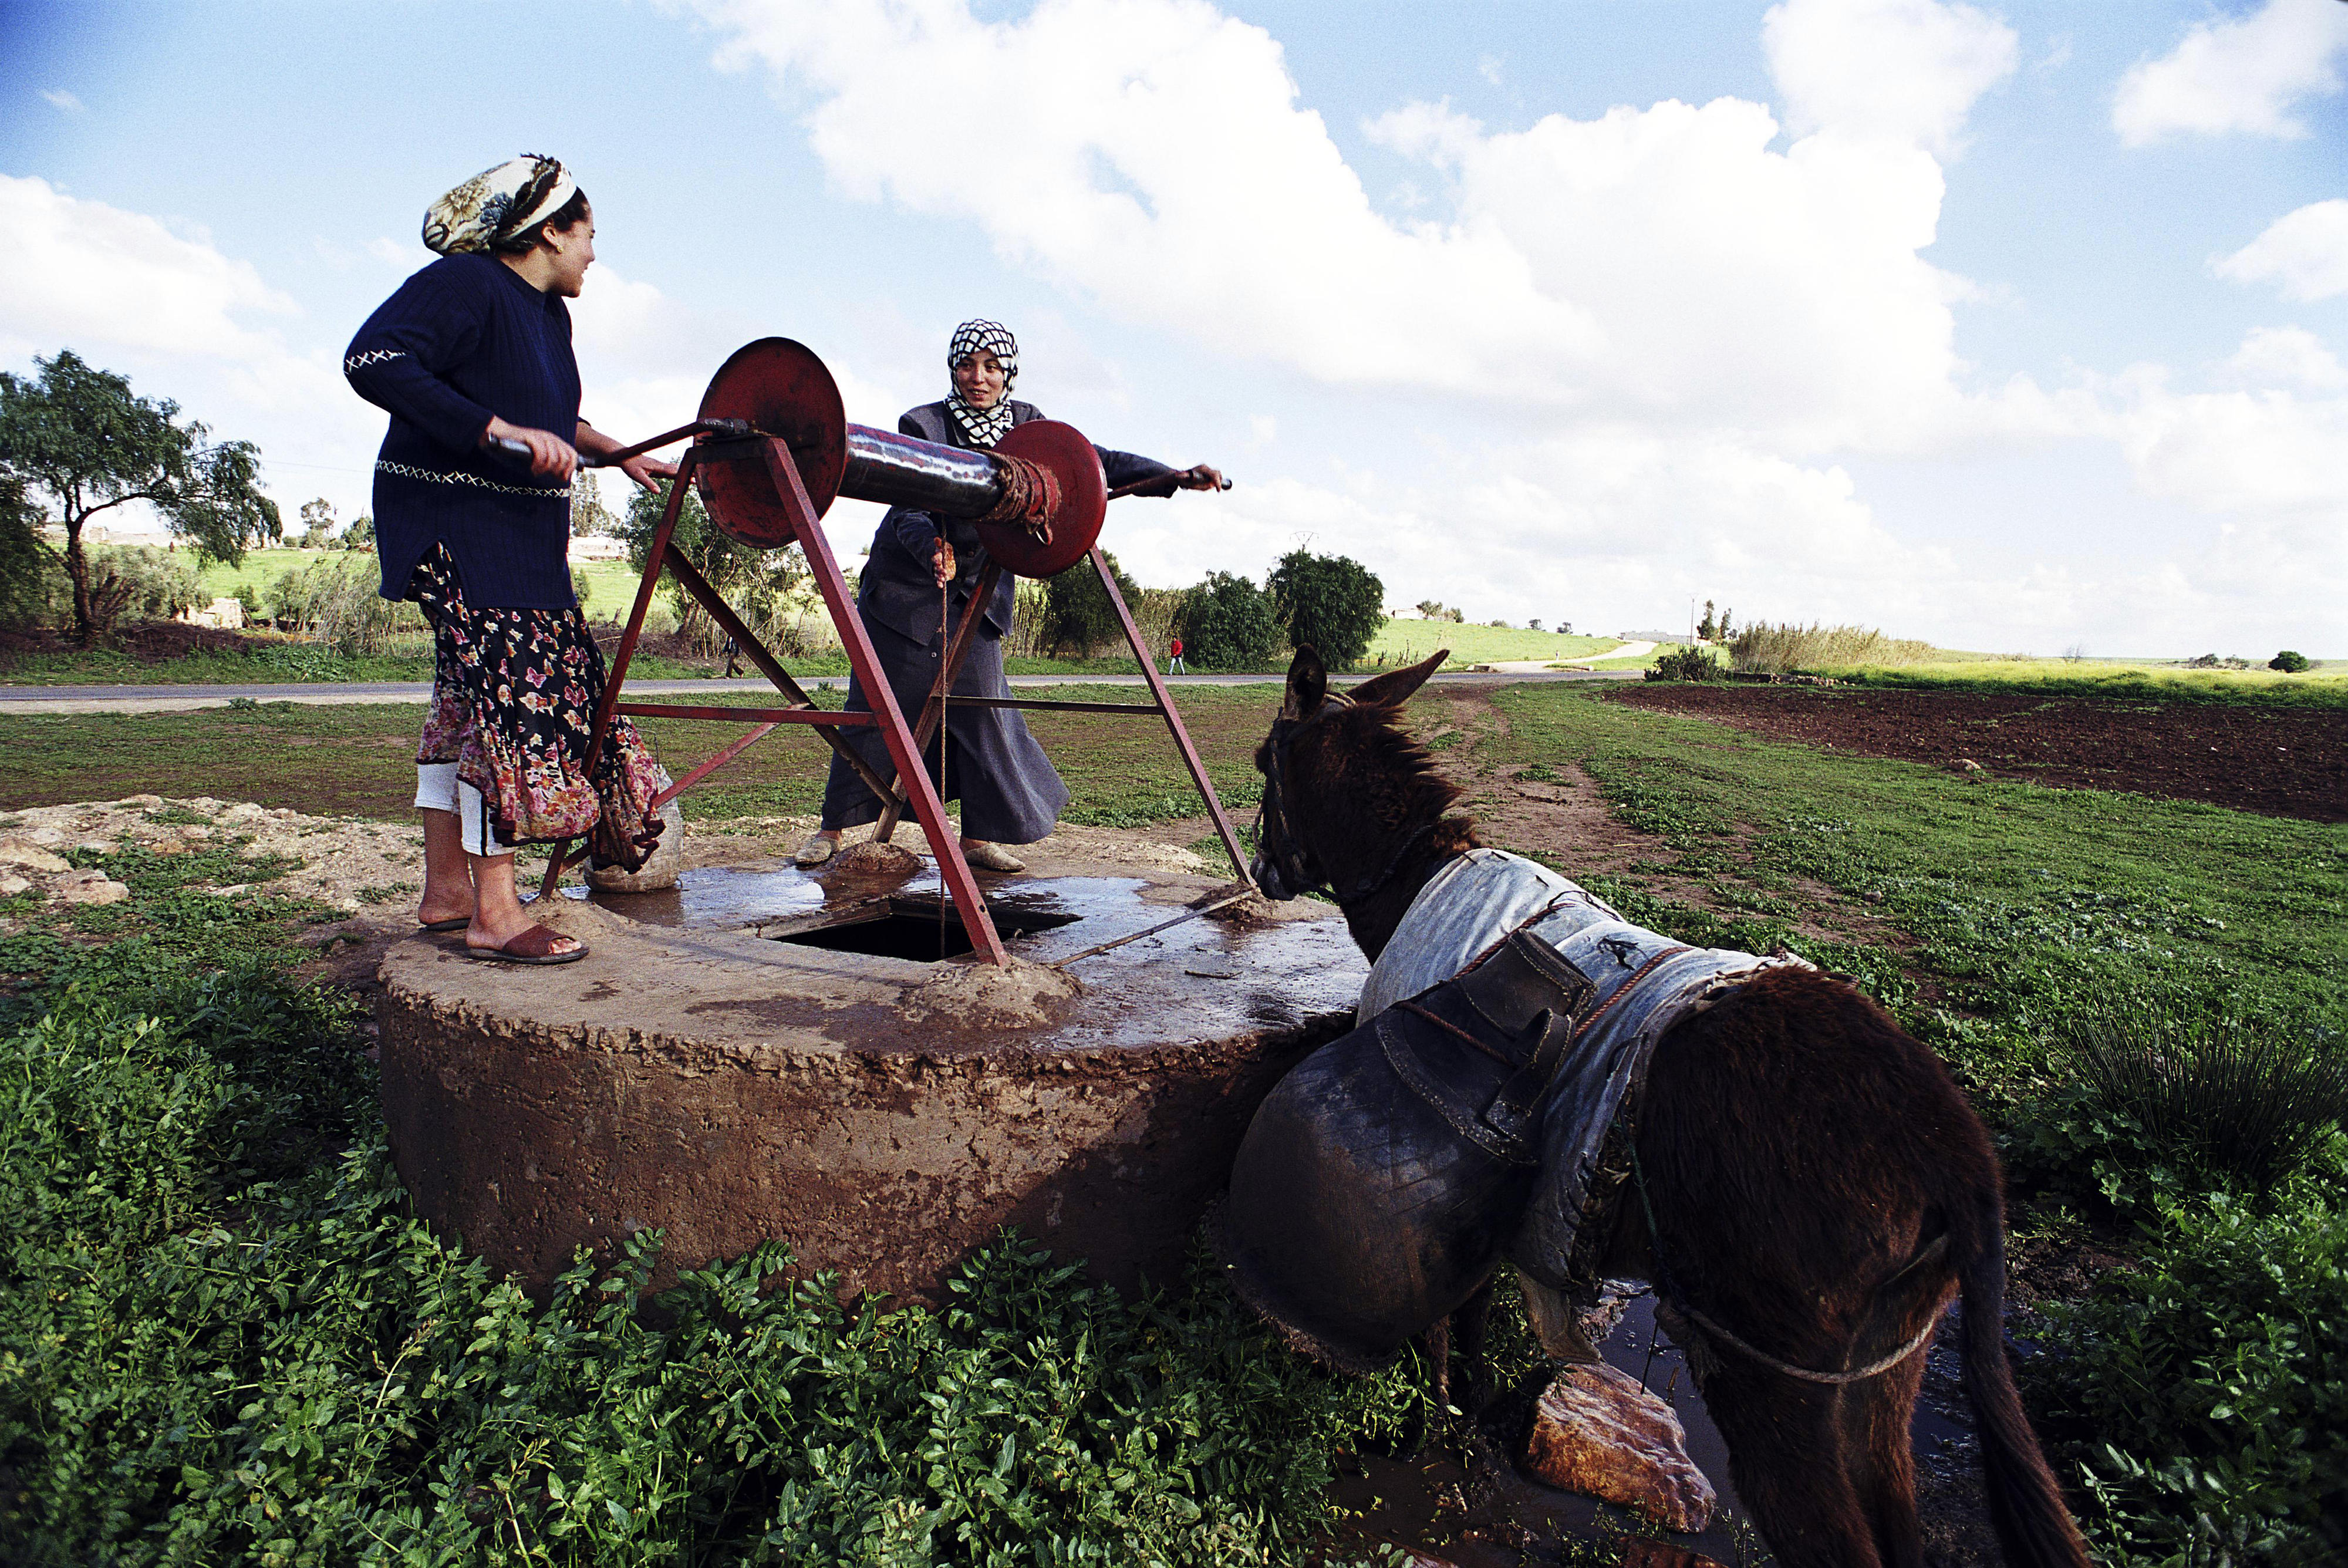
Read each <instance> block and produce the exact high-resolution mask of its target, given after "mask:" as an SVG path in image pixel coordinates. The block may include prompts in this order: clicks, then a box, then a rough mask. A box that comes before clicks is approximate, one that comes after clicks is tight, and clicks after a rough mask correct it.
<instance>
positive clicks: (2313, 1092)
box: [2070, 1005, 2348, 1192]
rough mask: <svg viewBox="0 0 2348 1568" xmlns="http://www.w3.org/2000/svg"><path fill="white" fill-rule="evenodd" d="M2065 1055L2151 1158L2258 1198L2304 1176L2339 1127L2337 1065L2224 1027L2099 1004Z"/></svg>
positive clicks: (2261, 1035) (2261, 1034) (2171, 1013)
mask: <svg viewBox="0 0 2348 1568" xmlns="http://www.w3.org/2000/svg"><path fill="white" fill-rule="evenodd" d="M2070 1056H2071V1060H2072V1062H2073V1063H2074V1064H2075V1069H2076V1071H2077V1074H2078V1077H2079V1080H2080V1082H2081V1084H2082V1085H2083V1086H2084V1087H2085V1088H2086V1090H2087V1092H2088V1095H2089V1098H2090V1099H2091V1101H2092V1102H2093V1103H2094V1105H2095V1106H2096V1108H2097V1109H2101V1110H2103V1111H2105V1112H2106V1113H2108V1114H2109V1115H2111V1116H2113V1117H2115V1118H2117V1119H2125V1120H2126V1121H2127V1122H2129V1123H2131V1124H2133V1125H2134V1126H2135V1127H2136V1128H2137V1130H2139V1132H2140V1134H2141V1136H2142V1138H2143V1140H2144V1142H2145V1145H2146V1147H2147V1149H2148V1150H2150V1151H2151V1152H2153V1153H2154V1154H2155V1155H2156V1156H2157V1157H2166V1158H2172V1159H2178V1160H2183V1161H2189V1162H2192V1163H2194V1164H2198V1165H2199V1166H2201V1167H2203V1168H2204V1169H2206V1170H2207V1171H2209V1172H2210V1173H2212V1174H2215V1175H2219V1176H2224V1177H2230V1178H2232V1179H2233V1180H2235V1181H2241V1182H2245V1183H2247V1184H2248V1185H2249V1186H2250V1187H2251V1188H2253V1189H2255V1190H2256V1191H2260V1192H2265V1191H2268V1190H2269V1189H2271V1187H2273V1185H2274V1184H2275V1183H2276V1182H2277V1181H2281V1180H2282V1179H2283V1178H2285V1177H2288V1176H2291V1175H2294V1174H2296V1173H2298V1172H2299V1171H2303V1170H2305V1169H2306V1168H2307V1165H2308V1162H2309V1161H2310V1160H2312V1158H2313V1157H2314V1155H2315V1153H2316V1151H2317V1150H2318V1149H2320V1148H2321V1147H2322V1145H2323V1144H2324V1143H2325V1142H2327V1141H2328V1140H2330V1139H2331V1137H2332V1135H2333V1132H2334V1131H2336V1130H2338V1129H2339V1127H2340V1125H2341V1120H2342V1118H2343V1117H2348V1056H2343V1055H2342V1054H2340V1053H2339V1052H2337V1051H2332V1052H2322V1051H2318V1050H2315V1049H2312V1048H2311V1047H2308V1046H2307V1045H2305V1044H2303V1043H2298V1042H2292V1041H2290V1040H2288V1039H2286V1037H2284V1036H2283V1035H2282V1034H2281V1033H2280V1032H2278V1031H2273V1030H2270V1029H2252V1028H2250V1027H2246V1026H2243V1025H2241V1024H2239V1023H2236V1022H2233V1021H2231V1020H2228V1019H2225V1018H2211V1017H2192V1016H2180V1015H2179V1013H2178V1011H2176V1010H2175V1009H2173V1008H2167V1007H2161V1006H2148V1005H2137V1006H2127V1007H2123V1006H2108V1007H2106V1008H2105V1009H2102V1010H2100V1011H2098V1012H2096V1013H2092V1014H2089V1015H2086V1016H2084V1017H2083V1018H2081V1020H2080V1021H2079V1022H2078V1023H2077V1024H2076V1025H2075V1026H2074V1033H2073V1038H2072V1045H2071V1052H2070Z"/></svg>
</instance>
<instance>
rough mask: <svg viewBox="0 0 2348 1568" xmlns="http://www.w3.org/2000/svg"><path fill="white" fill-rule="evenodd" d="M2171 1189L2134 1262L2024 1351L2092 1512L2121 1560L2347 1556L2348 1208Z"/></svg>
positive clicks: (2036, 1393)
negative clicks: (2044, 1342) (2256, 1210)
mask: <svg viewBox="0 0 2348 1568" xmlns="http://www.w3.org/2000/svg"><path fill="white" fill-rule="evenodd" d="M2318 1185H2319V1184H2318V1183H2316V1182H2314V1181H2308V1182H2306V1183H2304V1184H2303V1186H2304V1190H2305V1193H2306V1194H2307V1196H2306V1197H2305V1201H2304V1202H2302V1203H2300V1204H2297V1205H2293V1206H2291V1208H2290V1209H2289V1210H2288V1211H2287V1212H2283V1213H2281V1214H2279V1215H2276V1216H2272V1217H2266V1218H2261V1217H2260V1216H2257V1215H2255V1214H2253V1213H2251V1212H2250V1211H2248V1210H2246V1209H2245V1208H2243V1207H2242V1206H2241V1205H2240V1204H2239V1203H2238V1202H2234V1201H2232V1200H2230V1199H2229V1198H2227V1197H2226V1196H2224V1195H2222V1194H2220V1195H2218V1196H2216V1197H2212V1198H2209V1199H2206V1200H2204V1199H2195V1200H2192V1201H2189V1202H2180V1201H2176V1200H2166V1201H2163V1202H2161V1203H2160V1205H2159V1211H2158V1215H2157V1221H2158V1222H2157V1228H2156V1230H2155V1232H2154V1233H2153V1235H2152V1237H2151V1239H2150V1244H2149V1246H2148V1248H2147V1251H2146V1253H2145V1254H2144V1255H2143V1257H2142V1258H2141V1259H2140V1260H2139V1261H2138V1262H2137V1265H2136V1266H2135V1267H2133V1268H2130V1269H2126V1270H2116V1271H2114V1272H2113V1273H2111V1274H2107V1275H2106V1276H2105V1281H2104V1284H2103V1287H2102V1288H2101V1289H2100V1290H2099V1291H2098V1292H2097V1293H2096V1295H2094V1296H2093V1297H2091V1298H2089V1299H2088V1300H2086V1301H2085V1302H2083V1303H2079V1304H2077V1305H2072V1306H2067V1307H2062V1306H2058V1307H2056V1308H2055V1309H2054V1312H2055V1330H2054V1333H2053V1334H2052V1336H2050V1338H2051V1348H2052V1349H2053V1350H2055V1352H2056V1354H2055V1355H2052V1356H2040V1357H2032V1358H2031V1359H2030V1360H2028V1361H2026V1362H2024V1376H2025V1377H2026V1379H2027V1380H2028V1382H2029V1384H2030V1386H2031V1393H2032V1395H2033V1399H2032V1403H2033V1404H2034V1406H2036V1407H2038V1408H2040V1409H2042V1410H2043V1411H2044V1412H2045V1416H2044V1420H2043V1421H2042V1423H2041V1425H2042V1430H2043V1431H2044V1433H2045V1434H2046V1436H2047V1437H2048V1439H2050V1447H2051V1449H2052V1450H2053V1454H2052V1457H2054V1458H2055V1460H2057V1462H2058V1463H2060V1464H2061V1465H2062V1466H2063V1468H2065V1470H2068V1471H2069V1472H2070V1474H2071V1475H2073V1476H2075V1477H2080V1478H2083V1479H2084V1481H2085V1492H2086V1494H2087V1496H2088V1498H2089V1506H2088V1507H2087V1508H2086V1509H2085V1510H2083V1518H2082V1521H2081V1522H2082V1523H2083V1524H2085V1526H2086V1527H2087V1528H2088V1529H2089V1531H2090V1532H2092V1534H2093V1535H2094V1536H2096V1538H2098V1539H2099V1542H2100V1543H2101V1545H2102V1547H2103V1551H2102V1552H2101V1553H2099V1560H2102V1561H2106V1562H2110V1563H2145V1564H2151V1563H2193V1564H2209V1565H2211V1568H2216V1565H2219V1564H2226V1563H2232V1564H2238V1565H2241V1568H2250V1565H2252V1564H2270V1563H2271V1564H2302V1563H2303V1564H2307V1565H2309V1568H2313V1565H2314V1564H2318V1563H2338V1562H2341V1561H2342V1560H2343V1554H2348V1332H2343V1325H2348V1216H2343V1214H2342V1213H2341V1212H2340V1211H2339V1210H2338V1208H2337V1207H2336V1206H2335V1203H2334V1202H2333V1200H2332V1199H2330V1198H2326V1197H2322V1196H2316V1195H2314V1194H2315V1193H2316V1192H2317V1189H2318Z"/></svg>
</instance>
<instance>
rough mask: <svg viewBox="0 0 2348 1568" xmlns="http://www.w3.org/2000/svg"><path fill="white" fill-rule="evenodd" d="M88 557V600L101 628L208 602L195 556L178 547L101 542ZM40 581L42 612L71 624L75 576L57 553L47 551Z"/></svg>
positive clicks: (157, 618) (50, 621)
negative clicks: (188, 554)
mask: <svg viewBox="0 0 2348 1568" xmlns="http://www.w3.org/2000/svg"><path fill="white" fill-rule="evenodd" d="M44 554H46V552H44ZM88 561H89V596H90V602H91V603H92V604H93V605H94V606H96V607H97V614H96V620H97V622H98V624H99V625H100V627H101V628H104V627H110V626H111V625H113V624H114V623H115V622H116V621H118V620H121V619H124V618H128V619H129V620H132V621H168V620H170V618H171V617H172V616H174V615H177V614H180V613H182V612H183V611H188V610H192V609H194V608H196V607H197V606H198V605H200V604H209V603H211V595H210V594H208V593H205V592H204V584H203V579H202V578H201V576H199V575H198V574H197V572H196V568H195V564H194V562H192V561H191V559H190V558H189V557H188V556H186V555H182V554H180V552H177V551H170V550H159V549H157V548H156V547H155V546H154V545H151V544H100V545H95V546H92V547H91V548H90V550H89V552H88ZM41 587H42V606H41V614H42V618H43V619H44V620H46V622H47V623H48V624H51V625H67V624H71V622H72V620H73V581H72V579H70V578H69V577H67V575H66V570H65V566H64V564H63V563H62V562H59V561H58V560H57V558H56V557H55V556H48V557H47V560H46V565H45V567H44V569H43V571H42V574H41Z"/></svg>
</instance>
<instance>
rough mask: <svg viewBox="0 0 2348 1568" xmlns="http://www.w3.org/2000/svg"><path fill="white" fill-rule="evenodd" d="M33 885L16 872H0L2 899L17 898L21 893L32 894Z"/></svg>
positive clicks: (0, 894)
mask: <svg viewBox="0 0 2348 1568" xmlns="http://www.w3.org/2000/svg"><path fill="white" fill-rule="evenodd" d="M32 891H33V884H32V883H31V882H27V881H26V880H25V879H24V878H23V877H20V876H18V875H17V874H16V873H15V872H0V898H15V896H16V895H17V894H18V893H20V892H32Z"/></svg>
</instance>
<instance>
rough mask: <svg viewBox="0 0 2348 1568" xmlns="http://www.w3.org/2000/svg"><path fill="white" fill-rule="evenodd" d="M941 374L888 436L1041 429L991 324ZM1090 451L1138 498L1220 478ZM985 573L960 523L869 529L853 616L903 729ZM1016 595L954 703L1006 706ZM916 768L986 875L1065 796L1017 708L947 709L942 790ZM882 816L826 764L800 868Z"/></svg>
mask: <svg viewBox="0 0 2348 1568" xmlns="http://www.w3.org/2000/svg"><path fill="white" fill-rule="evenodd" d="M946 368H947V369H948V370H949V371H951V372H952V373H953V390H952V391H950V392H949V393H948V394H947V395H946V397H945V399H944V400H943V401H942V402H937V403H924V404H922V406H921V407H918V408H909V409H907V410H906V412H905V416H904V418H901V419H899V420H898V421H897V428H898V429H899V430H901V431H902V432H903V433H904V434H906V435H908V436H915V437H918V438H921V439H922V440H925V441H935V442H937V443H939V444H941V445H942V446H953V447H992V446H994V444H995V443H996V442H997V441H999V440H1001V439H1002V438H1004V436H1006V435H1009V434H1010V433H1011V429H1012V427H1014V426H1015V425H1024V424H1025V423H1027V421H1028V420H1030V419H1040V418H1043V417H1044V415H1043V412H1042V411H1041V410H1040V409H1038V408H1037V407H1035V405H1034V404H1033V403H1023V402H1021V401H1019V400H1018V399H1017V398H1014V397H1012V396H1011V387H1012V384H1013V383H1014V381H1016V380H1017V379H1018V377H1019V343H1018V340H1017V339H1016V338H1014V337H1013V336H1012V335H1011V331H1010V329H1009V328H1008V327H1005V326H1004V325H1001V324H1000V323H998V322H992V321H966V322H963V324H962V325H960V326H958V327H956V328H955V329H954V335H953V342H952V343H951V344H950V345H949V346H948V347H947V349H946ZM1096 450H1098V451H1099V452H1100V459H1101V469H1102V471H1103V473H1104V474H1105V476H1106V477H1107V480H1108V486H1109V488H1110V489H1111V490H1116V489H1117V488H1118V487H1119V486H1122V485H1128V484H1133V483H1135V482H1136V481H1139V480H1158V481H1159V482H1158V483H1156V484H1151V485H1148V486H1147V487H1146V488H1144V489H1142V490H1137V491H1136V492H1135V493H1136V494H1138V495H1152V496H1169V495H1172V494H1173V493H1174V492H1175V491H1176V490H1215V489H1218V488H1220V486H1221V484H1222V482H1223V477H1222V475H1221V474H1220V473H1218V472H1217V471H1216V470H1215V469H1210V468H1208V467H1206V466H1205V465H1204V464H1200V466H1199V467H1196V468H1191V469H1170V468H1168V467H1167V466H1166V465H1165V464H1164V463H1160V462H1153V461H1152V460H1151V459H1148V458H1140V457H1136V456H1134V455H1133V454H1132V453H1131V452H1113V451H1109V450H1107V449H1098V448H1097V449H1096ZM985 565H986V550H985V547H984V546H983V545H982V544H980V543H979V542H978V531H977V529H976V528H974V527H973V526H972V525H971V524H970V523H968V522H966V521H962V520H960V519H955V518H940V517H934V516H932V514H930V513H929V512H926V511H919V510H916V509H915V508H912V507H903V506H901V507H892V508H891V509H890V511H889V514H888V515H887V516H886V517H884V518H882V519H881V520H880V531H879V532H878V533H876V534H874V535H873V538H872V552H871V554H870V556H869V557H868V558H867V559H866V561H865V562H864V569H863V572H862V573H861V574H860V577H859V579H858V583H857V593H856V607H857V610H858V612H859V614H861V615H862V616H863V619H864V626H865V630H866V631H867V632H868V633H870V635H871V638H872V646H873V650H874V651H875V652H876V653H878V654H879V655H880V667H881V668H882V669H883V670H885V671H886V672H887V673H888V677H889V686H890V689H891V691H893V692H895V693H896V696H897V707H898V708H899V709H900V710H901V711H902V712H903V714H904V715H905V717H906V718H907V719H908V720H911V719H912V718H914V717H918V716H919V715H920V713H921V711H922V705H923V704H925V703H927V702H928V701H929V696H930V688H931V687H932V686H933V685H935V684H936V681H937V676H938V663H939V661H940V660H941V659H942V658H943V657H944V656H945V645H946V638H947V635H948V627H949V625H956V624H961V620H962V616H963V611H964V610H965V609H966V608H967V607H968V605H969V603H970V596H971V594H972V593H973V592H975V591H976V589H977V586H978V578H979V573H981V571H982V570H983V568H984V567H985ZM1073 570H1077V571H1082V570H1085V568H1083V567H1077V568H1074V569H1073ZM942 589H944V590H948V591H949V592H948V593H947V594H946V597H947V598H948V599H949V600H950V601H951V611H950V614H949V615H948V616H944V617H942V616H941V614H940V613H939V602H938V601H939V593H940V590H942ZM1016 593H1017V587H1016V583H1015V580H1014V578H1013V577H1012V575H1011V574H1010V573H1007V572H1006V573H1004V574H1003V575H1002V577H1001V578H1000V579H999V580H998V581H997V582H996V583H995V587H994V593H993V595H992V596H991V597H990V598H989V599H988V601H987V603H986V605H985V606H984V608H983V611H982V617H983V618H982V620H981V623H980V625H979V628H978V635H977V637H976V639H975V640H974V641H973V643H972V645H971V651H970V656H969V657H968V658H966V659H965V660H963V666H962V671H961V673H960V674H959V675H958V676H956V677H955V679H954V685H953V695H954V696H996V697H1002V696H1010V695H1011V686H1010V683H1009V682H1008V681H1006V680H1005V679H1004V674H1003V634H1004V633H1005V632H1007V631H1009V630H1010V629H1011V614H1012V605H1013V603H1014V596H1015V594H1016ZM942 623H944V624H942ZM847 706H848V707H849V708H850V710H851V711H855V712H866V711H870V704H869V702H868V701H867V698H866V696H865V694H864V691H863V689H862V686H861V684H860V683H859V682H850V685H849V688H848V703H847ZM839 734H840V736H841V738H844V739H845V740H847V741H848V743H849V744H850V745H851V746H853V747H855V748H856V749H857V750H858V752H859V753H860V754H861V755H862V756H863V758H864V759H865V760H866V761H867V762H869V763H870V764H871V765H872V767H873V769H874V770H875V771H877V772H879V773H880V775H881V776H882V777H883V778H887V777H889V776H890V775H891V773H892V772H893V771H894V769H892V768H891V764H890V761H889V756H888V752H887V750H886V748H884V747H883V746H882V744H881V740H880V732H879V731H877V730H875V729H873V728H871V727H869V726H867V727H860V728H854V729H843V730H841V731H839ZM924 760H925V762H926V763H927V765H928V768H929V770H930V781H931V782H932V784H934V785H937V786H938V787H939V791H940V794H941V796H942V799H947V800H953V799H960V800H961V802H962V845H961V848H962V854H963V859H965V860H967V861H969V862H970V863H971V864H972V865H973V866H977V867H980V868H982V869H983V870H987V871H997V872H1017V871H1025V870H1026V869H1027V868H1026V862H1025V861H1022V860H1020V859H1019V858H1018V857H1017V856H1016V855H1014V854H1013V853H1011V852H1010V851H1008V850H1006V849H1004V847H1003V846H1004V845H1005V844H1032V843H1034V842H1035V841H1036V840H1038V839H1040V838H1042V837H1043V836H1044V835H1045V834H1046V833H1048V832H1050V831H1051V830H1052V824H1053V823H1055V822H1056V821H1058V820H1059V817H1060V810H1061V808H1062V807H1064V806H1066V804H1067V803H1068V789H1067V786H1066V785H1065V784H1063V783H1062V782H1061V781H1060V775H1059V772H1058V770H1057V769H1054V768H1053V766H1052V763H1051V759H1050V758H1047V757H1045V755H1044V748H1042V747H1040V746H1038V745H1036V744H1035V737H1034V736H1033V735H1031V734H1029V733H1028V731H1027V723H1026V720H1025V719H1024V718H1022V717H1020V715H1019V713H1018V712H1017V710H1015V709H1012V708H991V707H956V706H953V705H951V704H950V705H949V707H948V713H947V718H946V746H945V759H944V760H945V767H944V775H943V778H942V779H941V778H940V773H939V757H938V747H937V743H936V742H935V741H934V740H932V743H931V744H930V746H929V747H928V748H926V749H925V752H924ZM880 809H881V802H880V799H878V798H877V797H875V796H874V795H873V793H872V791H871V790H870V789H867V788H866V787H865V785H864V782H863V780H862V779H859V778H858V777H857V776H856V772H855V769H851V768H850V767H849V766H848V764H847V763H846V762H844V761H842V760H841V759H840V758H837V757H835V758H832V762H831V775H830V778H829V779H828V780H827V781H826V783H825V786H824V791H823V825H822V827H820V828H819V830H817V831H816V832H815V834H814V835H813V836H812V837H810V838H809V839H808V841H807V842H806V843H805V844H803V845H802V846H800V849H799V852H798V863H799V864H801V865H803V866H812V865H820V864H822V863H823V862H824V861H828V860H829V859H830V858H831V856H832V852H833V851H835V850H837V849H838V848H839V834H840V830H842V829H843V828H850V827H854V826H857V825H858V824H860V823H864V822H870V821H873V820H876V819H878V818H879V817H880ZM932 847H933V848H937V847H938V846H932Z"/></svg>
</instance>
